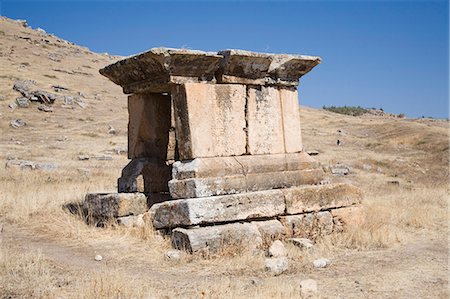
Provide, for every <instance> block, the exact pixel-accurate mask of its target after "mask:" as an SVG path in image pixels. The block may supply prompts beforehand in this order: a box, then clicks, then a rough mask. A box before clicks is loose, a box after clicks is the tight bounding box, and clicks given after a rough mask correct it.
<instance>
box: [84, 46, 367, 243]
mask: <svg viewBox="0 0 450 299" xmlns="http://www.w3.org/2000/svg"><path fill="white" fill-rule="evenodd" d="M320 61H321V60H320V58H319V57H313V56H303V55H281V54H264V53H254V52H248V51H242V50H225V51H220V52H218V53H211V52H202V51H192V50H184V49H168V48H154V49H151V50H150V51H147V52H145V53H142V54H139V55H136V56H133V57H129V58H126V59H124V60H121V61H119V62H117V63H114V64H112V65H109V66H107V67H105V68H103V69H101V70H100V73H101V74H102V75H104V76H106V77H108V78H109V79H110V80H112V81H113V82H114V83H116V84H119V85H120V86H121V87H122V88H123V91H124V93H126V94H130V95H129V97H128V113H129V123H128V157H129V159H131V161H130V163H129V164H128V165H127V166H125V168H124V169H123V171H122V176H121V177H120V178H119V179H118V192H119V193H118V194H115V195H112V196H106V195H105V194H89V195H87V196H86V200H85V204H86V207H87V208H88V210H89V211H90V213H91V214H92V215H94V216H96V217H99V218H108V217H111V215H113V216H115V217H123V216H130V215H135V216H136V214H138V212H136V206H140V207H142V204H141V201H142V194H145V196H146V199H147V206H145V208H142V211H141V212H142V213H143V212H145V211H146V210H147V209H148V208H150V213H149V214H150V215H151V221H152V223H153V226H154V227H155V228H156V229H161V230H164V231H166V232H168V233H169V234H170V235H171V237H172V243H173V246H174V247H175V248H182V249H186V250H188V251H190V252H197V251H204V250H209V251H212V252H214V251H217V250H220V249H221V248H223V245H225V244H233V245H246V246H248V245H251V247H260V246H262V245H263V244H264V241H265V240H267V239H273V238H282V237H292V236H299V237H309V238H313V239H314V238H316V237H319V236H321V235H324V234H329V233H331V232H333V231H335V230H340V229H342V225H343V224H345V222H346V221H349V219H350V217H351V215H355V214H357V209H356V207H357V205H358V204H359V203H360V200H361V198H362V194H361V192H360V190H359V189H357V188H356V187H353V186H351V185H345V184H329V185H320V183H321V181H322V179H323V175H324V173H323V170H322V168H321V166H320V165H319V164H318V163H317V162H316V161H315V160H314V159H312V158H311V157H310V156H309V155H308V154H306V153H305V152H303V151H302V149H303V147H302V138H301V130H300V117H299V105H298V94H297V86H298V81H299V78H300V77H301V76H303V75H305V74H306V73H308V72H309V71H310V70H311V69H312V68H314V67H315V66H316V65H317V64H319V63H320ZM140 178H142V179H143V184H142V185H143V187H140V186H139V185H140V184H139V183H138V182H139V179H140ZM129 193H134V195H133V196H131V195H127V194H129ZM139 194H141V195H139ZM112 199H114V200H113V203H111V200H112ZM129 201H132V202H129ZM133 201H134V202H133ZM136 201H139V203H138V204H136ZM102 203H103V204H102ZM127 207H133V208H134V209H130V211H129V213H128V214H127V213H126V209H127ZM118 211H120V213H119V212H118ZM347 218H348V219H347ZM119 219H120V218H119Z"/></svg>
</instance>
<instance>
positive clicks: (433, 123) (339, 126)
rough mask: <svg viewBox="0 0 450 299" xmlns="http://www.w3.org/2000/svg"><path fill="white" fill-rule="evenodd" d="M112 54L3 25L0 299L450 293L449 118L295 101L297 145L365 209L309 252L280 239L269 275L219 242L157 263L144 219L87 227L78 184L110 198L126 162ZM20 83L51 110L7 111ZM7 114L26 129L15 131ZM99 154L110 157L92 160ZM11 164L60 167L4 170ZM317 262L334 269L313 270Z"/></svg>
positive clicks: (155, 243) (160, 253)
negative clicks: (283, 249)
mask: <svg viewBox="0 0 450 299" xmlns="http://www.w3.org/2000/svg"><path fill="white" fill-rule="evenodd" d="M117 59H119V57H113V56H110V55H107V54H96V53H93V52H90V51H89V50H88V49H86V48H82V47H79V46H76V45H73V44H70V43H67V42H65V41H63V40H61V39H59V38H57V37H54V36H49V35H45V34H43V33H39V32H37V31H35V30H32V29H30V28H25V27H23V26H21V25H20V24H18V23H17V22H14V21H12V20H9V19H6V18H2V19H0V96H3V97H4V98H3V100H2V101H0V107H1V108H0V133H1V134H0V163H2V165H0V186H1V187H0V298H299V297H300V285H299V282H300V281H301V280H303V279H307V278H312V279H315V280H317V282H318V286H319V294H320V297H321V298H448V297H449V295H450V293H449V289H448V276H449V275H448V273H449V272H448V270H449V269H448V236H449V235H448V224H449V221H448V220H449V218H448V204H449V189H448V187H449V185H448V183H449V169H448V166H449V123H448V121H443V120H431V119H407V118H406V119H399V118H393V117H383V116H365V115H363V116H359V117H354V116H346V115H340V114H335V113H332V112H327V111H323V110H317V109H312V108H307V107H302V108H301V118H302V132H303V139H304V144H305V147H306V150H317V151H318V152H319V155H317V156H316V158H317V159H318V160H319V161H320V162H321V163H322V164H323V165H324V168H325V169H326V168H327V167H328V166H329V165H334V164H336V163H343V164H345V165H348V166H349V167H350V168H351V172H350V174H349V175H347V176H343V177H337V176H333V175H331V174H330V173H329V172H327V177H328V179H329V180H330V181H332V182H339V181H345V182H350V183H352V184H355V185H357V186H359V187H360V188H362V189H363V190H364V192H365V199H364V202H363V206H364V214H363V215H361V217H362V219H363V220H362V222H361V224H360V225H358V226H352V227H349V228H348V229H347V230H346V231H345V232H344V233H341V234H338V235H331V236H329V237H327V238H325V239H323V240H321V241H320V242H319V243H318V244H317V245H316V246H315V248H314V250H311V251H304V250H301V249H299V248H297V247H294V246H289V244H288V257H289V263H290V267H289V270H288V272H287V273H284V274H282V275H280V276H276V277H273V276H271V275H269V274H268V273H267V272H265V270H264V258H265V257H264V256H263V254H260V255H252V254H251V253H247V252H236V251H235V250H233V249H232V248H230V249H229V250H228V251H226V252H221V253H220V254H217V255H215V256H210V257H208V258H202V257H199V256H190V255H187V254H186V255H183V256H182V258H181V259H180V260H178V261H172V260H167V259H165V257H164V253H165V252H166V251H167V249H169V248H170V244H169V241H168V240H166V239H164V238H163V237H161V236H160V235H158V234H157V233H155V232H154V231H153V230H152V228H151V227H144V228H134V229H124V228H122V227H118V226H115V225H111V226H109V227H107V228H96V227H93V226H88V225H86V224H85V222H84V220H83V218H82V217H81V216H78V215H74V214H72V213H71V212H70V211H69V210H68V209H67V205H68V204H71V203H72V204H73V203H79V202H80V201H81V200H82V199H83V196H84V194H86V193H87V192H114V191H115V190H116V180H117V178H118V177H119V175H120V172H121V169H122V167H123V166H124V165H126V163H127V161H128V160H127V158H126V155H124V153H122V152H121V150H122V149H123V148H126V142H127V140H126V124H127V110H126V96H125V95H123V94H122V92H121V90H120V88H118V87H117V86H116V85H114V84H113V83H112V82H109V81H108V80H107V79H106V78H103V77H102V76H101V75H99V74H98V69H99V68H101V67H103V66H105V65H107V64H110V63H112V62H113V61H116V60H117ZM25 79H31V80H34V81H35V82H36V83H35V85H34V87H33V88H34V89H42V90H45V91H48V92H52V93H55V94H57V95H58V96H59V97H58V99H57V100H56V101H55V103H54V104H53V108H54V111H53V112H43V111H39V110H38V109H37V106H38V105H37V104H35V103H31V104H30V106H29V107H28V108H19V107H17V108H15V109H11V108H10V107H9V105H10V104H11V103H13V102H14V101H15V98H16V97H18V96H19V93H18V92H16V91H14V90H13V89H12V87H13V84H14V82H15V81H16V80H25ZM52 85H60V86H63V87H65V88H67V89H68V90H62V91H59V92H55V91H53V90H52V87H51V86H52ZM79 93H82V95H83V96H81V95H80V94H79ZM63 96H72V97H74V98H76V97H78V98H80V99H81V100H82V103H83V104H84V105H83V106H84V108H83V107H81V106H80V105H78V104H76V103H75V104H73V105H71V106H70V107H66V106H67V105H66V106H65V105H63V100H62V98H63ZM86 104H87V105H86ZM13 119H23V120H24V121H26V123H27V125H26V126H23V127H20V128H17V129H14V128H12V127H10V121H11V120H13ZM109 126H112V127H114V128H115V130H116V134H109V133H108V130H109ZM337 139H339V140H340V141H341V142H342V144H341V145H340V146H337V145H336V140H337ZM80 155H89V156H91V158H90V159H88V160H79V156H80ZM102 155H108V156H110V157H112V159H111V160H101V159H100V160H99V159H96V158H95V157H98V156H102ZM12 158H17V159H23V160H31V161H35V162H49V163H54V164H56V165H57V168H56V169H55V170H53V171H44V170H23V169H20V168H18V167H5V165H6V163H7V162H8V161H9V159H12ZM392 181H396V182H398V183H395V184H393V183H390V182H392ZM96 254H101V255H102V256H103V260H102V261H101V262H96V261H95V260H94V256H95V255H96ZM318 257H327V258H329V259H331V260H332V264H331V265H330V266H329V267H327V268H324V269H315V268H314V267H312V264H311V261H312V260H313V259H314V258H318Z"/></svg>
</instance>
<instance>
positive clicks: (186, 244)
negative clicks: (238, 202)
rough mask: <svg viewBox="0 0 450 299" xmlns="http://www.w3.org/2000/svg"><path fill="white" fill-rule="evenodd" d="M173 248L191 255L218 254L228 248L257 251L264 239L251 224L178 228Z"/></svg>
mask: <svg viewBox="0 0 450 299" xmlns="http://www.w3.org/2000/svg"><path fill="white" fill-rule="evenodd" d="M172 246H173V247H174V248H175V249H180V250H186V251H188V252H190V253H195V252H204V251H206V252H208V253H216V252H219V251H221V250H226V249H227V247H232V248H233V249H235V248H248V249H250V250H251V249H256V248H259V247H261V246H262V237H261V234H260V232H259V231H258V229H257V227H256V226H255V225H253V224H251V223H231V224H224V225H215V226H207V227H197V228H189V229H185V228H176V229H174V230H173V231H172Z"/></svg>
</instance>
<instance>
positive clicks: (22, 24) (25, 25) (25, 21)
mask: <svg viewBox="0 0 450 299" xmlns="http://www.w3.org/2000/svg"><path fill="white" fill-rule="evenodd" d="M16 22H17V24H19V25H20V26H22V27H25V28H26V27H28V24H27V20H20V19H18V20H16Z"/></svg>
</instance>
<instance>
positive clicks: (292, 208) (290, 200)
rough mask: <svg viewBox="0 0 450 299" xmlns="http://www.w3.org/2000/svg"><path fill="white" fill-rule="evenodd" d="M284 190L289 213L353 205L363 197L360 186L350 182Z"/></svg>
mask: <svg viewBox="0 0 450 299" xmlns="http://www.w3.org/2000/svg"><path fill="white" fill-rule="evenodd" d="M283 192H284V194H285V196H286V213H287V214H300V213H305V212H312V211H320V210H328V209H332V208H339V207H346V206H351V205H354V204H358V203H360V202H361V200H362V197H363V193H362V191H361V190H360V189H359V188H357V187H355V186H352V185H349V184H328V185H321V186H302V187H297V188H289V189H286V190H284V191H283Z"/></svg>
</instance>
